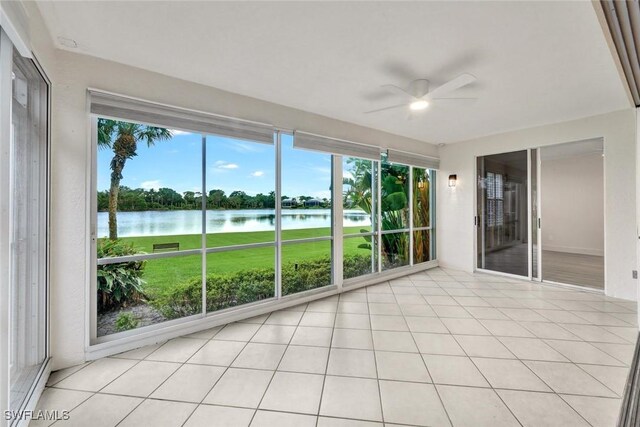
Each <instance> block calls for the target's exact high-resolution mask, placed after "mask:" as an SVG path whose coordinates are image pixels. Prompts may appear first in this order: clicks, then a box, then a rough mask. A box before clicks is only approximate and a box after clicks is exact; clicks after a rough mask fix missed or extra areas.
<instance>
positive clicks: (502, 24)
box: [39, 1, 630, 143]
mask: <svg viewBox="0 0 640 427" xmlns="http://www.w3.org/2000/svg"><path fill="white" fill-rule="evenodd" d="M39 7H40V9H41V11H42V14H43V16H44V19H45V22H46V24H47V26H48V28H49V30H50V32H51V34H52V38H53V39H54V41H55V42H56V43H57V44H58V46H59V47H60V48H62V49H69V48H67V47H65V46H62V45H61V44H60V42H59V40H60V39H59V37H64V38H68V39H72V40H74V41H76V42H77V44H78V48H76V49H69V50H73V51H75V52H80V53H85V54H88V55H93V56H97V57H101V58H105V59H109V60H113V61H117V62H121V63H125V64H130V65H133V66H136V67H140V68H144V69H148V70H153V71H156V72H159V73H163V74H166V75H170V76H175V77H179V78H182V79H185V80H190V81H194V82H198V83H202V84H206V85H210V86H214V87H217V88H220V89H224V90H227V91H230V92H236V93H239V94H243V95H248V96H252V97H255V98H259V99H263V100H267V101H271V102H275V103H278V104H283V105H286V106H290V107H294V108H298V109H301V110H306V111H310V112H313V113H318V114H322V115H325V116H329V117H333V118H336V119H340V120H345V121H348V122H353V123H357V124H360V125H364V126H369V127H372V128H376V129H380V130H384V131H387V132H391V133H394V134H398V135H403V136H407V137H412V138H416V139H419V140H423V141H428V142H433V143H447V142H452V141H460V140H465V139H470V138H474V137H479V136H485V135H490V134H494V133H499V132H503V131H507V130H514V129H520V128H526V127H531V126H536V125H542V124H547V123H555V122H561V121H565V120H570V119H574V118H579V117H586V116H590V115H595V114H599V113H604V112H609V111H614V110H618V109H622V108H627V107H630V104H629V103H628V101H627V98H626V95H625V91H624V88H623V86H622V82H621V80H620V78H619V76H618V73H617V71H616V68H615V65H614V62H613V60H612V57H611V54H610V52H609V49H608V47H607V44H606V41H605V39H604V37H603V33H602V29H601V27H600V25H599V23H598V21H597V18H596V14H595V12H594V10H593V6H592V5H591V2H589V1H582V2H562V1H556V2H539V1H532V2H401V3H399V2H236V3H233V2H194V1H182V2H181V1H174V2H158V1H154V2H148V1H142V2H137V1H126V2H100V1H83V2H62V1H46V2H42V3H39ZM464 72H466V73H471V74H473V75H475V76H476V77H477V79H478V80H477V82H476V83H474V84H472V85H470V86H469V87H467V88H463V89H462V90H460V91H459V92H457V93H456V96H470V97H477V98H478V99H477V101H472V102H466V101H444V102H442V103H440V104H438V105H432V106H430V107H429V109H428V110H426V111H425V112H424V114H422V115H420V116H419V117H416V118H414V119H413V120H407V115H408V114H407V111H404V110H394V111H386V112H381V113H378V114H370V115H367V114H363V112H364V111H367V110H371V109H375V108H378V107H383V106H386V105H392V104H397V103H399V101H400V100H399V99H398V98H396V97H395V95H390V94H387V93H386V92H385V91H382V90H381V89H380V86H381V85H383V84H387V83H393V84H396V85H406V84H408V83H409V81H411V80H413V79H416V78H427V79H430V80H431V82H432V85H433V86H435V85H438V84H441V83H443V82H445V81H446V80H449V79H451V78H454V77H456V76H457V75H459V74H461V73H464Z"/></svg>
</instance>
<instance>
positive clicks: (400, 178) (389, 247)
mask: <svg viewBox="0 0 640 427" xmlns="http://www.w3.org/2000/svg"><path fill="white" fill-rule="evenodd" d="M410 179H411V177H410V168H409V166H407V165H401V164H395V163H388V162H386V161H384V162H382V166H381V174H380V225H381V231H380V232H381V235H382V236H381V251H382V269H383V270H388V269H392V268H397V267H402V266H405V265H409V264H410V263H411V254H410V247H411V246H410V242H409V231H410V230H409V228H410V220H409V216H410V209H409V197H410V191H409V190H410Z"/></svg>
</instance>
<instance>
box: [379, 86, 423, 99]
mask: <svg viewBox="0 0 640 427" xmlns="http://www.w3.org/2000/svg"><path fill="white" fill-rule="evenodd" d="M381 87H382V88H383V89H386V90H387V91H389V92H393V93H395V94H396V95H400V96H402V97H404V98H407V100H412V99H415V97H414V96H413V95H412V94H410V93H409V92H407V91H406V90H404V89H402V88H401V87H399V86H396V85H382V86H381Z"/></svg>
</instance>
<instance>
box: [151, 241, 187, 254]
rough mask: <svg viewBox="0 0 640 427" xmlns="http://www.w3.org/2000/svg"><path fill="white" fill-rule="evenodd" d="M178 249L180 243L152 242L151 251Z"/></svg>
mask: <svg viewBox="0 0 640 427" xmlns="http://www.w3.org/2000/svg"><path fill="white" fill-rule="evenodd" d="M173 250H176V251H179V250H180V243H178V242H172V243H154V244H153V252H157V251H173Z"/></svg>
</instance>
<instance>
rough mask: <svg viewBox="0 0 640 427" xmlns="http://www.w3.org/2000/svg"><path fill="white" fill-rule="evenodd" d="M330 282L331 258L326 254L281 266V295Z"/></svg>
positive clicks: (306, 289)
mask: <svg viewBox="0 0 640 427" xmlns="http://www.w3.org/2000/svg"><path fill="white" fill-rule="evenodd" d="M330 283H331V258H329V257H328V256H325V257H321V258H316V259H313V260H308V261H303V262H300V263H289V264H284V265H283V266H282V295H291V294H295V293H298V292H303V291H308V290H310V289H316V288H320V287H322V286H326V285H328V284H330Z"/></svg>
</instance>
